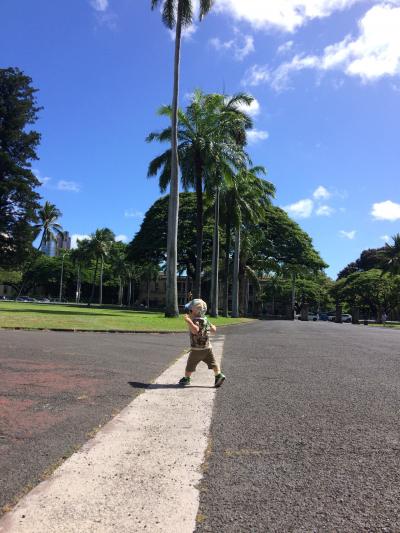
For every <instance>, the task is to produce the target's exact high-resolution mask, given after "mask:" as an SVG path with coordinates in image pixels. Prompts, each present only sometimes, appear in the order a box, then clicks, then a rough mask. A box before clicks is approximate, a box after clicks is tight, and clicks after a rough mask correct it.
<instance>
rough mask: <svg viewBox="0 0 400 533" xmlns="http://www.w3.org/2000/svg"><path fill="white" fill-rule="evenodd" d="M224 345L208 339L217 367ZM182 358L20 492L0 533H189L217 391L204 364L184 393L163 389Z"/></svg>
mask: <svg viewBox="0 0 400 533" xmlns="http://www.w3.org/2000/svg"><path fill="white" fill-rule="evenodd" d="M223 343H224V337H223V336H222V335H221V336H217V337H215V338H214V341H213V346H214V353H215V355H216V357H217V360H219V361H220V360H221V357H222V350H223ZM186 359H187V356H184V357H181V358H180V359H179V360H178V361H177V362H176V363H174V364H173V365H172V366H171V367H170V368H168V370H166V371H165V372H164V373H163V374H162V375H161V376H160V377H159V378H158V379H157V380H156V382H155V384H154V385H152V386H151V387H150V388H149V389H146V390H145V392H144V393H143V394H141V395H140V396H138V397H137V398H135V400H133V401H132V402H131V403H130V404H129V405H128V406H127V407H126V408H125V409H123V411H121V413H120V414H119V415H117V416H116V417H115V418H114V419H113V420H112V421H111V422H109V423H108V424H107V425H105V426H104V427H103V428H102V429H101V430H100V431H99V432H98V433H97V435H96V436H95V438H93V439H92V440H91V441H89V442H87V443H86V444H85V445H84V446H83V447H82V448H81V449H80V450H79V451H78V452H77V453H75V454H74V455H72V456H71V457H70V458H69V459H68V460H67V461H65V463H64V464H63V465H62V466H61V467H60V468H58V469H57V470H56V471H55V472H54V474H53V475H52V476H51V478H49V479H48V480H46V481H44V482H42V483H40V484H39V485H38V486H37V487H36V488H35V489H33V490H32V491H31V492H30V493H29V494H27V495H26V496H25V497H24V498H23V499H22V500H21V501H20V502H19V503H18V505H17V506H16V507H15V509H14V510H13V511H11V512H10V513H8V514H6V515H5V516H4V517H3V518H2V519H1V520H0V532H1V533H11V532H12V533H39V532H40V533H63V532H66V533H75V532H76V533H85V532H91V533H93V532H96V533H97V532H99V533H100V532H101V533H111V532H112V533H115V532H116V531H118V533H125V532H126V533H128V532H129V533H132V532H136V531H151V532H152V533H153V532H162V533H170V532H171V533H172V532H174V533H176V532H178V533H189V532H192V531H193V530H194V528H195V519H196V514H197V510H198V504H199V492H198V489H197V485H198V483H199V482H200V480H201V477H202V476H201V472H200V466H201V464H202V462H203V459H204V453H205V450H206V447H207V440H208V434H209V428H210V422H211V415H212V406H213V401H214V397H215V393H216V389H214V388H213V385H214V376H213V373H212V371H210V370H208V369H207V367H206V366H205V365H204V364H200V365H199V366H198V369H197V371H196V373H195V374H194V375H193V385H192V386H191V387H187V388H185V389H180V388H179V389H177V388H174V387H172V388H169V387H168V385H171V384H172V385H174V384H176V383H177V382H178V380H179V379H180V378H181V377H182V376H183V373H184V368H185V364H186Z"/></svg>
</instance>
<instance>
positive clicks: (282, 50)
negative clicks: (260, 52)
mask: <svg viewBox="0 0 400 533" xmlns="http://www.w3.org/2000/svg"><path fill="white" fill-rule="evenodd" d="M293 44H294V42H293V41H286V42H285V43H283V44H281V45H280V46H278V49H277V51H276V52H277V54H280V55H283V54H287V53H288V52H290V50H291V49H292V48H293Z"/></svg>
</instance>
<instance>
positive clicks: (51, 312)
mask: <svg viewBox="0 0 400 533" xmlns="http://www.w3.org/2000/svg"><path fill="white" fill-rule="evenodd" d="M1 312H2V313H10V314H13V313H42V314H46V315H85V316H88V317H89V316H93V315H96V316H97V317H102V316H112V317H114V318H115V316H116V315H113V314H111V313H96V311H95V310H93V312H91V311H86V312H82V311H75V310H71V311H62V310H61V309H60V310H59V309H52V310H50V309H2V310H1Z"/></svg>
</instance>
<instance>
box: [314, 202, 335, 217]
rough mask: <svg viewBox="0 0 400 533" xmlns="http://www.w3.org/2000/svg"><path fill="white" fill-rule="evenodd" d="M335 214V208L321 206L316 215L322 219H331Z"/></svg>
mask: <svg viewBox="0 0 400 533" xmlns="http://www.w3.org/2000/svg"><path fill="white" fill-rule="evenodd" d="M334 212H335V209H334V208H333V207H330V206H329V205H320V206H319V207H318V209H317V210H316V212H315V213H316V215H318V216H320V217H330V216H331V215H332V214H333V213H334Z"/></svg>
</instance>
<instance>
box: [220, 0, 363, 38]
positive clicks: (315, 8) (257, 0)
mask: <svg viewBox="0 0 400 533" xmlns="http://www.w3.org/2000/svg"><path fill="white" fill-rule="evenodd" d="M357 1H359V0H313V1H310V0H287V1H285V2H278V1H275V2H268V1H267V0H246V2H245V1H244V0H219V1H218V2H216V5H215V10H216V11H220V12H221V11H222V12H225V13H228V14H229V15H231V16H232V17H233V18H234V19H236V20H243V21H246V22H248V23H250V24H251V25H252V26H253V27H254V28H256V29H270V28H278V29H279V30H282V31H287V32H293V31H294V30H296V29H297V28H299V27H300V26H303V25H304V24H306V23H307V22H308V21H309V20H312V19H315V18H323V17H328V16H329V15H331V14H332V13H334V12H335V11H339V10H344V9H347V8H349V7H351V6H352V5H353V4H355V3H356V2H357Z"/></svg>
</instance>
